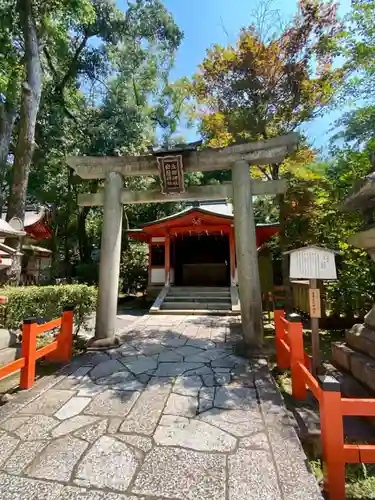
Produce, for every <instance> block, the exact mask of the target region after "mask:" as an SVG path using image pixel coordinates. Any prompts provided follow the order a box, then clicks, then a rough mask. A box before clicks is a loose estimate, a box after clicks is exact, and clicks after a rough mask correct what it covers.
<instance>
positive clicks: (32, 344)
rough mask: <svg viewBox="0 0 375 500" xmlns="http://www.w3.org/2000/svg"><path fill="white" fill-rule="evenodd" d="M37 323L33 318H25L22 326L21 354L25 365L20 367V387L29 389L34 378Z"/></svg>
mask: <svg viewBox="0 0 375 500" xmlns="http://www.w3.org/2000/svg"><path fill="white" fill-rule="evenodd" d="M37 333H38V325H37V323H36V320H35V319H34V318H32V319H25V320H24V322H23V326H22V346H21V354H22V357H23V358H24V359H25V366H24V367H23V368H22V369H21V377H20V388H21V389H29V388H30V387H31V386H32V385H33V383H34V380H35V361H36V337H37Z"/></svg>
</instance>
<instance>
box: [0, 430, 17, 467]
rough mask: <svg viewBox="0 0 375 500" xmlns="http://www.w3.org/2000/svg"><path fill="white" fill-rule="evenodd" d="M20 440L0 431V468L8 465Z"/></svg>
mask: <svg viewBox="0 0 375 500" xmlns="http://www.w3.org/2000/svg"><path fill="white" fill-rule="evenodd" d="M18 443H19V440H18V439H16V438H15V437H13V436H11V435H10V434H8V433H7V432H5V431H0V451H1V454H0V467H1V465H3V464H4V463H6V461H7V459H8V458H9V457H10V456H11V455H12V453H13V451H14V450H15V449H16V448H17V445H18Z"/></svg>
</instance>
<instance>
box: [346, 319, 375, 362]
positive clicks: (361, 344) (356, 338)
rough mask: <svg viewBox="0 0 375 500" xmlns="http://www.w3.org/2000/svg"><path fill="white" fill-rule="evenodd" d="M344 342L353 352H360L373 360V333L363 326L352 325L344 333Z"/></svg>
mask: <svg viewBox="0 0 375 500" xmlns="http://www.w3.org/2000/svg"><path fill="white" fill-rule="evenodd" d="M345 340H346V343H347V344H348V346H349V347H352V348H353V349H354V350H355V351H360V352H362V353H364V354H366V355H367V356H370V357H371V358H373V359H375V331H373V330H370V329H369V328H367V327H366V326H365V325H354V326H353V328H351V329H350V330H347V331H346V333H345Z"/></svg>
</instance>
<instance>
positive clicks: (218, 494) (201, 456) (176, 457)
mask: <svg viewBox="0 0 375 500" xmlns="http://www.w3.org/2000/svg"><path fill="white" fill-rule="evenodd" d="M225 463H226V457H225V456H223V455H219V454H207V453H200V452H197V451H192V450H184V449H181V448H165V447H161V448H159V447H156V448H154V449H153V450H152V451H151V452H150V453H149V454H148V455H147V457H146V460H145V461H144V463H143V465H142V467H141V470H140V472H139V473H138V475H137V478H136V480H135V483H134V486H133V487H132V492H133V493H136V494H139V495H150V496H152V497H158V496H160V497H163V498H179V499H181V500H182V499H188V500H202V499H205V500H224V498H225Z"/></svg>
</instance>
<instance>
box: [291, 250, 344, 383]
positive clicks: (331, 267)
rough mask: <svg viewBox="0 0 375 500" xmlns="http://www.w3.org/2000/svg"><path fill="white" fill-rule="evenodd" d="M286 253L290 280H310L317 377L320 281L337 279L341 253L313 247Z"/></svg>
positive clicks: (313, 364) (313, 365) (314, 366)
mask: <svg viewBox="0 0 375 500" xmlns="http://www.w3.org/2000/svg"><path fill="white" fill-rule="evenodd" d="M285 253H286V254H289V255H290V268H289V277H290V279H296V280H309V310H310V325H311V351H312V364H311V371H312V374H313V375H314V376H316V375H317V371H318V368H319V366H320V348H319V318H320V317H321V303H320V289H319V286H318V280H335V279H337V274H336V263H335V254H338V253H339V252H335V251H334V250H329V249H326V248H321V247H318V246H314V245H312V246H308V247H303V248H297V249H296V250H291V251H289V252H285Z"/></svg>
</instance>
